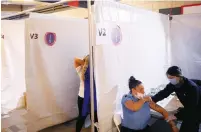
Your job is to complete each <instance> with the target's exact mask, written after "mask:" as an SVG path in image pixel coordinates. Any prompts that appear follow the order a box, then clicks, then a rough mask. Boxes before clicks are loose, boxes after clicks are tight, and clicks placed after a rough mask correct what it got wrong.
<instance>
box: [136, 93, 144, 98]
mask: <svg viewBox="0 0 201 132" xmlns="http://www.w3.org/2000/svg"><path fill="white" fill-rule="evenodd" d="M136 97H137V98H138V99H142V98H143V97H144V94H142V93H137V94H136Z"/></svg>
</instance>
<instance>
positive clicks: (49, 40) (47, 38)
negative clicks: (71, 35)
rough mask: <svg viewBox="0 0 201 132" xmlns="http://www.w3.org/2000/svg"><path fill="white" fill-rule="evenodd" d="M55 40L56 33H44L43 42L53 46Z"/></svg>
mask: <svg viewBox="0 0 201 132" xmlns="http://www.w3.org/2000/svg"><path fill="white" fill-rule="evenodd" d="M55 42H56V33H52V32H47V33H46V34H45V43H46V44H47V45H49V46H53V45H54V44H55Z"/></svg>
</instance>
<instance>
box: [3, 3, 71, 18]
mask: <svg viewBox="0 0 201 132" xmlns="http://www.w3.org/2000/svg"><path fill="white" fill-rule="evenodd" d="M69 1H71V0H64V1H60V2H56V3H52V4H49V5H43V6H42V7H38V8H32V9H28V10H25V11H22V12H18V13H16V14H13V15H8V16H5V17H1V20H3V19H9V18H11V17H15V16H16V17H17V16H20V15H27V14H29V13H31V12H36V11H40V10H44V9H47V8H54V7H55V6H59V5H62V4H64V3H66V2H69Z"/></svg>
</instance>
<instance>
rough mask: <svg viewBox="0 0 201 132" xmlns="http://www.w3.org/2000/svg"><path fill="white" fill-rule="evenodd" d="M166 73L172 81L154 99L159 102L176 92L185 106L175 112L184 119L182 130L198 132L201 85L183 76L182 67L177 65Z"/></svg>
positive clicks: (200, 113)
mask: <svg viewBox="0 0 201 132" xmlns="http://www.w3.org/2000/svg"><path fill="white" fill-rule="evenodd" d="M198 72H201V71H198ZM166 75H167V78H168V79H169V81H170V83H169V84H167V86H166V87H165V88H164V89H163V90H161V91H160V92H158V93H157V94H156V95H155V96H153V97H152V100H153V101H154V102H155V103H157V102H158V101H161V100H163V99H164V98H167V97H168V96H169V95H170V94H171V93H173V92H175V93H176V95H177V97H178V99H179V100H180V102H181V103H182V104H183V106H184V108H183V110H182V111H179V112H178V113H177V114H175V116H176V117H177V118H178V119H179V120H182V124H181V128H180V132H198V131H199V123H200V119H201V87H200V86H198V85H197V84H196V83H195V82H194V81H192V80H190V79H188V78H186V77H184V76H182V72H181V69H180V68H179V67H177V66H172V67H170V68H169V69H168V70H167V72H166ZM178 115H181V116H178Z"/></svg>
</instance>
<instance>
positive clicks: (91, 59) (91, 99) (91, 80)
mask: <svg viewBox="0 0 201 132" xmlns="http://www.w3.org/2000/svg"><path fill="white" fill-rule="evenodd" d="M87 9H88V25H89V56H90V97H91V98H90V101H91V132H94V82H93V76H94V74H93V50H92V46H93V44H92V43H93V19H92V10H91V0H87Z"/></svg>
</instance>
